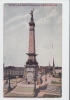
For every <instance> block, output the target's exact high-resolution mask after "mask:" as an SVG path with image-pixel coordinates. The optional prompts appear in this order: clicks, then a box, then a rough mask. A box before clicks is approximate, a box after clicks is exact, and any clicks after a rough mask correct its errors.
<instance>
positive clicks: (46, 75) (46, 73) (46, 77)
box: [45, 71, 47, 81]
mask: <svg viewBox="0 0 70 100" xmlns="http://www.w3.org/2000/svg"><path fill="white" fill-rule="evenodd" d="M45 81H47V72H46V71H45Z"/></svg>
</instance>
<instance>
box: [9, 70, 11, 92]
mask: <svg viewBox="0 0 70 100" xmlns="http://www.w3.org/2000/svg"><path fill="white" fill-rule="evenodd" d="M8 79H9V86H8V91H10V90H11V86H10V71H9V77H8Z"/></svg>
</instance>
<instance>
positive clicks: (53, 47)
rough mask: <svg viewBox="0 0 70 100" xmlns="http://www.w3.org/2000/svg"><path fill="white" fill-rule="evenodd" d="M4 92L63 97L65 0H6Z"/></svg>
mask: <svg viewBox="0 0 70 100" xmlns="http://www.w3.org/2000/svg"><path fill="white" fill-rule="evenodd" d="M3 42H4V43H3V47H4V49H3V51H4V53H3V82H4V83H3V95H4V97H6V98H7V97H11V98H12V97H19V98H20V97H22V98H24V97H25V98H61V97H62V3H4V34H3Z"/></svg>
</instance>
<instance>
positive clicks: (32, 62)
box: [25, 11, 39, 84]
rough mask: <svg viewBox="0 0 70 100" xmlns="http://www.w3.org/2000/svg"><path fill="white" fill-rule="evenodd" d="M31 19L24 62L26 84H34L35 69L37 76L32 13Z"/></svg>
mask: <svg viewBox="0 0 70 100" xmlns="http://www.w3.org/2000/svg"><path fill="white" fill-rule="evenodd" d="M30 15H31V19H30V22H29V51H28V53H27V55H28V60H27V62H26V66H25V68H26V72H27V82H28V84H30V83H34V76H35V69H36V76H37V74H38V68H39V66H38V62H37V61H36V56H37V54H36V53H35V23H34V19H33V11H31V13H30Z"/></svg>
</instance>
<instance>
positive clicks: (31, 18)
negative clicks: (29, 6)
mask: <svg viewBox="0 0 70 100" xmlns="http://www.w3.org/2000/svg"><path fill="white" fill-rule="evenodd" d="M33 12H34V9H33V10H31V13H30V15H31V21H33Z"/></svg>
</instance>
